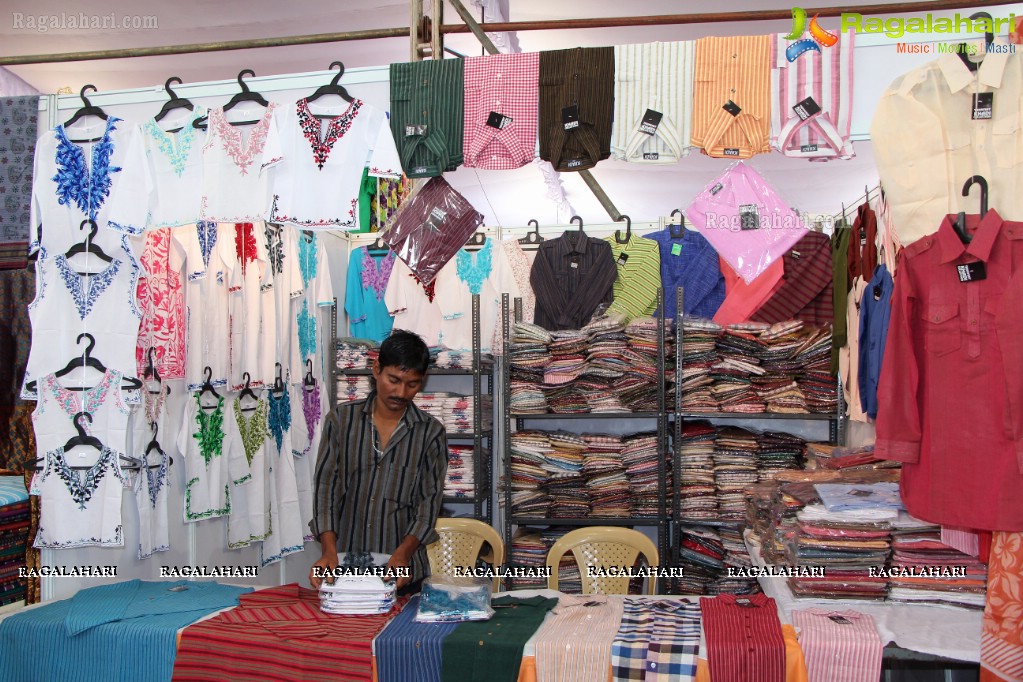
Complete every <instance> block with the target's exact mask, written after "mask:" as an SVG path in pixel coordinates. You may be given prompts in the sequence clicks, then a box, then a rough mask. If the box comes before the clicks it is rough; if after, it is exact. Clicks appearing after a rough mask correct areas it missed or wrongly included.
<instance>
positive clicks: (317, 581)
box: [309, 548, 341, 590]
mask: <svg viewBox="0 0 1023 682" xmlns="http://www.w3.org/2000/svg"><path fill="white" fill-rule="evenodd" d="M339 563H341V562H340V561H339V560H338V558H337V550H331V549H329V548H324V549H323V552H322V554H320V558H319V559H317V560H316V561H315V562H314V563H313V565H312V568H310V569H309V584H310V585H312V586H313V589H314V590H318V589H320V585H321V584H322V583H323V578H322V577H320V576H317V575H316V572H317V570H316V569H320V570H319V572H320V575H321V576H322V575H323V574H324V573H325V572H326V571H333V570H334V569H335V568H337V566H338V564H339ZM331 582H333V581H331Z"/></svg>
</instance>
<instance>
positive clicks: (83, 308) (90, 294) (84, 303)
mask: <svg viewBox="0 0 1023 682" xmlns="http://www.w3.org/2000/svg"><path fill="white" fill-rule="evenodd" d="M53 262H54V263H55V264H56V266H57V271H58V272H59V273H60V277H61V279H63V280H64V286H65V287H67V290H68V293H70V294H71V298H72V299H73V300H74V302H75V308H76V309H77V310H78V317H80V318H81V319H83V320H84V319H85V318H86V317H88V316H89V313H90V312H92V306H93V305H94V304H95V303H96V301H97V300H99V297H100V295H101V294H102V293H103V292H104V291H106V290H107V287H109V286H110V283H111V282H113V281H114V277H116V276H117V271H118V270H119V269H120V267H121V261H119V260H117V259H116V258H115V259H114V260H113V261H111V262H110V265H108V266H107V267H106V268H104V269H103V270H102V271H101V272H97V273H96V274H94V275H91V274H90V275H82V274H80V273H77V272H75V271H74V270H72V269H71V266H70V265H68V262H67V258H66V257H65V256H64V254H60V255H59V256H57V257H56V258H54V259H53ZM84 281H87V282H88V283H89V284H88V290H86V288H85V284H83V282H84Z"/></svg>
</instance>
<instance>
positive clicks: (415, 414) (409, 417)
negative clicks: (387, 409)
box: [362, 391, 426, 426]
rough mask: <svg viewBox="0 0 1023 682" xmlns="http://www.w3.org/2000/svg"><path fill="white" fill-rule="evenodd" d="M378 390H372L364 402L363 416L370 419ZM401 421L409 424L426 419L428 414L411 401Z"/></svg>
mask: <svg viewBox="0 0 1023 682" xmlns="http://www.w3.org/2000/svg"><path fill="white" fill-rule="evenodd" d="M376 397H377V392H376V391H370V393H369V395H368V396H367V397H366V402H364V403H363V404H362V418H363V419H370V418H372V416H373V401H374V400H376ZM401 421H403V422H405V423H406V424H407V425H408V426H412V424H414V423H416V422H424V421H426V415H425V414H424V413H423V411H422V410H420V409H419V408H418V407H416V405H415V403H409V404H408V407H406V408H405V413H404V414H403V415H401Z"/></svg>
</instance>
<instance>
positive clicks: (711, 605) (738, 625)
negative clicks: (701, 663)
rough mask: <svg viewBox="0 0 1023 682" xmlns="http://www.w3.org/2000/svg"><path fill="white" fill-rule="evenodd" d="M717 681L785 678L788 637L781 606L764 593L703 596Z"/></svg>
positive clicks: (709, 653)
mask: <svg viewBox="0 0 1023 682" xmlns="http://www.w3.org/2000/svg"><path fill="white" fill-rule="evenodd" d="M700 609H701V610H702V611H703V632H704V635H705V636H706V639H707V663H709V664H710V676H711V679H713V680H714V682H784V680H785V640H784V639H783V638H782V634H781V622H780V621H779V620H778V607H777V606H776V605H775V603H774V600H773V599H771V598H770V597H768V596H766V595H764V594H754V595H750V596H748V597H737V596H735V595H734V594H721V595H718V596H717V597H714V598H708V597H704V598H702V599H700Z"/></svg>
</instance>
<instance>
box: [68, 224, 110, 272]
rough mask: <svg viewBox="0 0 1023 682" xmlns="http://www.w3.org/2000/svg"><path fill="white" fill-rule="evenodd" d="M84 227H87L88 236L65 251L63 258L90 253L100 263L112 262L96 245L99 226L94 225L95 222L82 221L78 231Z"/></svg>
mask: <svg viewBox="0 0 1023 682" xmlns="http://www.w3.org/2000/svg"><path fill="white" fill-rule="evenodd" d="M86 225H89V234H88V236H87V237H86V238H85V239H84V240H82V241H80V242H78V243H77V244H74V245H72V246H71V248H70V249H68V250H67V251H65V252H64V258H67V259H70V258H71V257H73V256H77V255H78V254H80V253H91V254H92V255H93V256H96V258H99V259H100V260H102V261H106V262H107V263H112V262H114V259H113V258H111V257H110V256H108V255H107V254H106V252H105V251H103V249H102V247H100V245H99V244H97V243H96V233H97V232H98V231H99V226H97V225H96V221H95V220H89V219H88V218H87V219H85V220H83V221H82V224H81V225H79V226H78V229H79V230H81V229H82V228H83V227H85V226H86Z"/></svg>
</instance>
